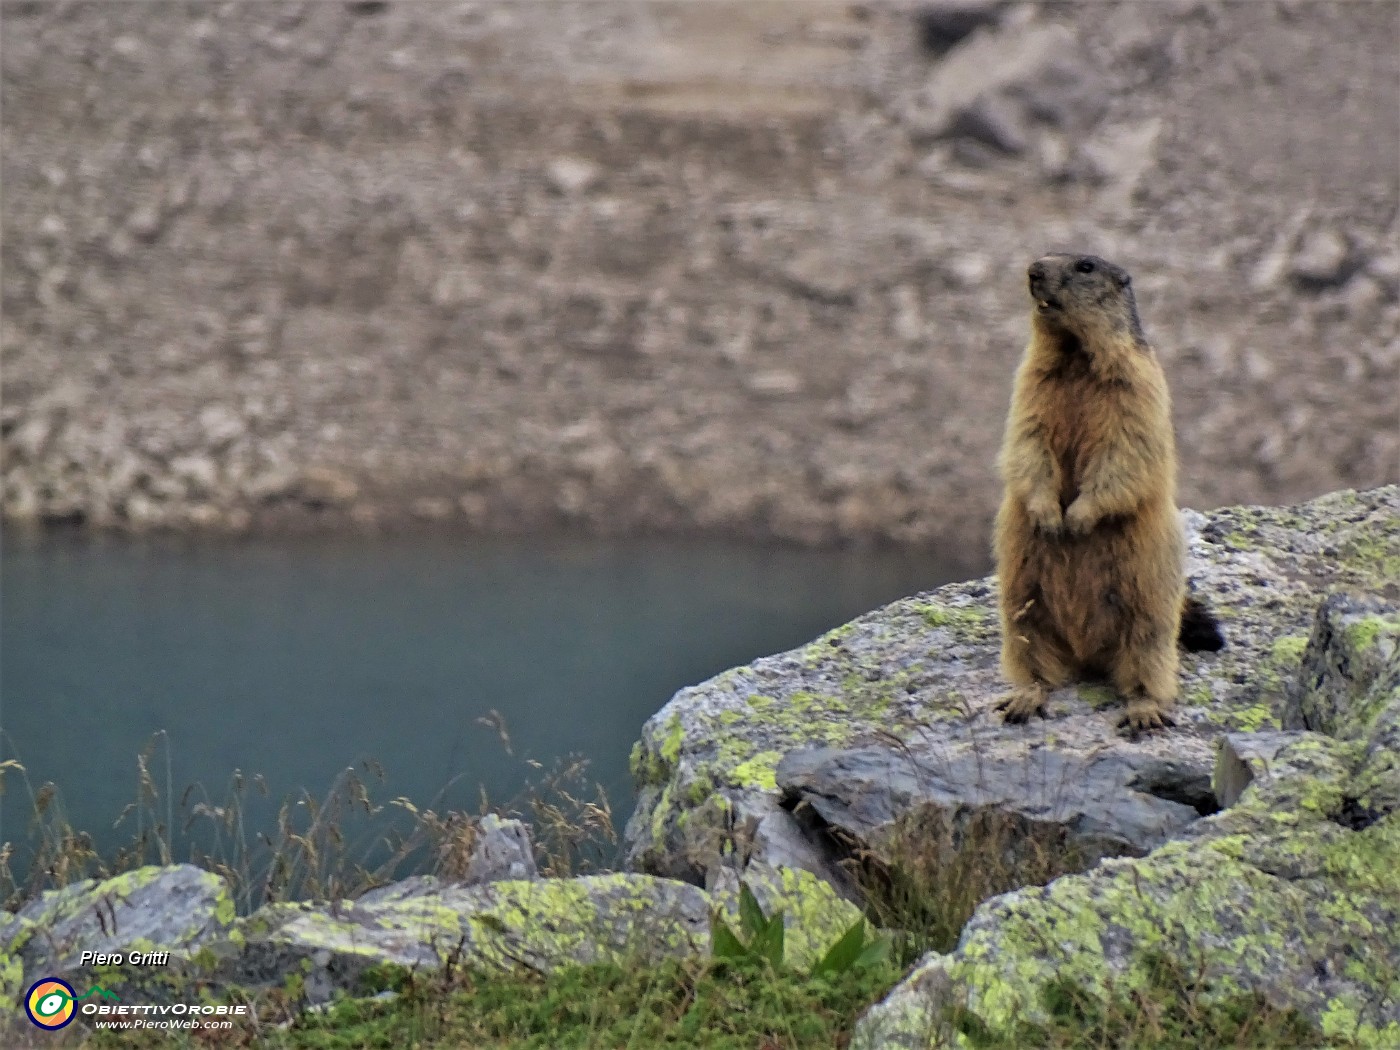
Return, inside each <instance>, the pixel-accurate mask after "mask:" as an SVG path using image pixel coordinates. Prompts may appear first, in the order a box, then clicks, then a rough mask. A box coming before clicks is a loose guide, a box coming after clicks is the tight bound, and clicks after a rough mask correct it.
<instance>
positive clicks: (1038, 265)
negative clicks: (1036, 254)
mask: <svg viewBox="0 0 1400 1050" xmlns="http://www.w3.org/2000/svg"><path fill="white" fill-rule="evenodd" d="M1026 275H1027V276H1028V277H1030V279H1031V280H1032V281H1043V280H1045V263H1044V262H1043V261H1042V260H1040V259H1037V260H1036V261H1035V262H1033V263H1031V266H1030V269H1029V270H1027V271H1026Z"/></svg>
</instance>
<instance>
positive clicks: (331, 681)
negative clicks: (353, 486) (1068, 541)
mask: <svg viewBox="0 0 1400 1050" xmlns="http://www.w3.org/2000/svg"><path fill="white" fill-rule="evenodd" d="M10 532H11V534H8V535H7V536H6V537H5V538H4V540H3V547H0V729H3V735H2V736H0V745H3V746H2V749H0V755H2V756H3V757H6V758H9V757H17V758H18V759H19V760H20V761H21V762H22V763H23V764H24V766H25V767H26V769H27V771H28V775H29V778H30V780H31V782H32V783H33V784H34V785H35V786H37V785H39V784H40V783H42V782H44V781H53V782H55V783H56V784H57V785H58V787H59V789H60V791H61V797H62V800H63V802H64V805H65V806H66V809H67V816H68V818H69V820H70V821H71V822H72V824H73V825H74V826H75V827H78V828H82V829H86V830H88V831H89V832H91V833H92V834H93V835H94V837H95V838H96V840H97V843H98V845H99V848H101V849H103V850H110V849H112V848H114V847H115V846H116V844H117V843H119V842H122V841H126V840H129V839H130V838H131V833H132V830H133V824H132V818H130V817H128V819H127V820H126V821H125V822H124V823H123V824H122V826H121V827H117V828H114V827H113V823H114V821H115V820H116V819H117V817H118V816H119V814H120V813H121V811H122V809H123V807H124V806H125V805H126V804H127V803H129V802H131V801H133V800H134V799H136V798H137V796H138V783H137V767H136V761H135V756H136V755H137V753H138V752H139V751H140V750H141V749H142V747H143V746H144V745H145V744H146V743H147V741H148V740H149V739H150V738H151V735H152V734H153V733H154V732H156V731H158V730H163V731H165V734H166V737H167V739H168V742H169V767H168V770H167V763H166V753H165V750H164V748H163V747H162V748H161V749H160V750H158V751H157V753H156V755H155V756H154V762H153V769H152V773H153V775H154V777H155V779H156V782H157V787H158V788H159V789H160V790H161V791H162V793H163V794H164V792H165V783H166V778H167V776H168V778H169V782H170V784H171V786H172V787H173V791H174V793H175V794H176V795H179V794H180V793H181V792H182V791H183V790H184V788H185V787H186V786H187V785H190V784H194V783H196V782H198V783H200V784H202V785H203V786H204V788H205V789H206V791H207V792H208V794H209V795H210V796H211V797H212V798H214V799H215V800H219V799H222V798H223V797H224V795H225V794H226V791H227V785H228V783H229V777H230V774H231V773H232V772H233V771H234V770H235V769H238V770H242V771H243V772H244V773H245V774H248V775H251V774H254V773H259V774H262V775H263V777H264V778H265V780H266V785H267V788H268V792H269V799H270V800H271V801H269V802H268V803H267V804H266V805H265V806H262V807H261V808H258V807H255V811H254V812H251V813H250V819H251V820H252V821H253V823H254V824H255V825H262V826H263V829H264V830H265V826H266V825H270V823H271V821H272V819H273V809H272V802H273V801H277V800H280V799H282V798H284V797H286V796H288V795H290V794H293V793H295V792H296V791H298V790H299V789H302V788H305V789H307V790H309V791H311V792H312V793H313V794H316V795H322V794H324V793H325V791H326V789H327V788H328V786H329V785H330V784H331V782H332V781H333V780H334V779H335V778H336V777H337V775H338V774H339V773H340V772H341V771H342V770H343V769H345V768H346V767H347V766H351V765H355V764H356V763H360V762H362V761H363V760H367V759H369V760H374V761H375V762H377V763H378V765H379V766H380V767H382V769H383V771H384V778H385V779H384V782H383V785H382V786H381V787H380V788H379V789H378V790H377V791H376V797H377V798H380V799H387V798H392V797H395V796H403V797H406V798H408V799H410V800H412V801H413V802H414V803H416V804H418V805H420V806H421V805H425V804H428V803H429V802H431V801H432V800H433V799H434V797H435V796H437V795H438V793H439V792H440V791H441V790H442V789H443V788H444V785H447V784H449V782H453V783H454V786H453V787H452V789H451V790H450V791H449V792H448V796H447V798H446V800H445V801H447V802H449V803H451V804H453V805H460V806H465V807H468V808H471V809H475V808H477V805H478V802H479V798H480V796H481V793H482V792H484V793H485V795H486V796H488V797H489V798H491V799H492V800H496V801H505V800H509V799H511V798H513V797H515V796H517V795H518V794H519V792H520V791H521V789H522V787H523V785H524V784H525V782H526V781H527V779H529V777H530V776H531V775H532V774H533V775H535V776H538V775H539V770H538V769H535V768H534V767H532V766H530V765H529V764H528V762H529V760H534V761H536V762H538V763H540V764H541V765H542V766H544V767H546V768H547V767H549V766H550V765H552V764H553V763H555V762H556V761H557V760H560V759H562V758H564V757H565V756H568V755H571V754H577V755H583V756H586V757H587V758H588V760H589V761H590V775H591V777H592V778H593V779H594V780H596V781H597V782H598V783H599V784H600V785H601V786H602V788H603V790H604V791H605V792H606V793H607V795H608V797H609V798H610V800H611V803H612V806H613V809H614V811H615V814H616V819H617V823H618V825H619V830H620V826H621V824H622V822H623V821H625V819H626V817H627V815H628V814H629V813H630V812H631V807H632V793H631V784H630V780H629V778H628V774H627V768H626V766H627V755H628V752H629V749H630V748H631V745H632V743H633V742H634V741H635V740H636V739H637V737H638V734H639V731H640V729H641V725H642V723H643V722H644V721H645V720H646V718H647V717H648V716H650V715H651V714H653V713H654V712H655V711H656V710H658V709H659V708H660V707H661V705H662V704H664V703H665V702H666V700H667V699H669V698H670V696H671V695H672V693H674V692H675V691H676V689H678V688H680V687H682V686H685V685H689V684H693V683H695V682H699V681H701V680H703V679H705V678H707V677H709V676H711V675H713V674H716V673H718V672H719V671H722V670H724V669H725V668H727V667H731V666H733V665H735V664H740V663H745V662H748V661H750V660H752V659H753V658H754V657H757V656H760V655H763V654H767V653H772V652H778V651H781V650H783V649H787V648H790V647H792V646H795V645H798V644H800V643H802V642H804V641H807V640H809V639H811V638H812V637H814V636H816V635H817V634H819V633H820V632H821V631H823V630H825V629H827V628H829V627H832V626H835V625H836V624H838V623H841V622H843V621H844V620H847V619H849V618H850V617H852V616H854V615H856V614H858V613H860V612H863V611H865V610H867V609H870V608H873V607H874V606H876V605H878V604H881V603H883V602H886V601H889V600H891V599H894V598H896V597H899V596H901V595H904V594H909V593H913V592H915V591H918V590H922V589H926V588H928V587H932V586H935V585H937V584H939V583H942V582H945V581H946V579H948V578H949V576H950V573H949V571H948V570H947V569H945V568H944V567H942V566H940V565H939V564H938V563H937V562H936V561H935V560H934V559H932V558H930V557H929V556H927V555H924V556H918V555H910V554H901V553H897V552H858V551H846V552H842V551H835V552H833V551H806V550H795V549H773V548H765V547H755V546H748V545H743V544H739V543H729V542H710V541H705V542H699V541H645V542H639V541H636V540H629V541H598V540H588V541H584V540H562V539H550V540H541V539H531V540H510V541H507V540H483V539H480V538H461V537H457V538H448V537H432V538H423V537H411V538H409V537H405V538H389V539H385V538H374V539H371V538H343V539H329V540H328V539H325V538H295V539H286V538H278V539H256V540H209V539H200V540H192V539H188V538H172V537H155V538H137V539H132V538H122V537H104V536H98V537H90V536H83V535H65V534H52V533H51V534H47V535H44V536H38V537H36V536H32V535H26V534H23V533H15V532H14V530H10ZM492 711H497V712H499V713H500V714H501V715H502V716H503V718H504V719H505V722H506V725H507V728H508V732H509V736H510V742H511V748H512V749H513V752H514V754H513V755H510V754H507V753H506V750H505V748H504V747H503V745H502V741H501V739H500V737H499V735H498V734H497V733H496V732H495V731H494V730H492V729H489V728H486V727H483V726H482V725H481V724H480V723H479V720H480V719H482V718H483V717H487V716H489V714H490V712H492ZM162 805H164V802H162ZM31 811H32V806H31V802H30V799H29V798H28V796H27V793H26V791H25V789H24V788H23V786H22V785H21V784H19V783H18V782H17V781H16V780H15V779H13V778H11V779H10V780H9V781H8V782H7V785H6V792H5V795H4V797H3V800H0V841H4V840H11V841H16V842H19V841H22V840H23V839H24V838H25V830H26V824H27V823H28V816H29V814H30V812H31ZM176 822H177V823H178V822H179V816H178V814H177V816H176ZM253 830H257V828H254V829H253ZM177 852H178V851H177ZM177 859H179V858H178V857H177Z"/></svg>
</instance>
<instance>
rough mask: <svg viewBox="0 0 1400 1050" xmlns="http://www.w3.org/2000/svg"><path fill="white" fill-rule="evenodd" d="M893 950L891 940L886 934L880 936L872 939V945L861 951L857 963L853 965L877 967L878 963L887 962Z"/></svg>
mask: <svg viewBox="0 0 1400 1050" xmlns="http://www.w3.org/2000/svg"><path fill="white" fill-rule="evenodd" d="M891 948H892V945H891V944H890V939H889V938H888V937H886V936H885V935H884V934H880V935H878V936H876V937H874V938H872V939H871V941H870V943H869V944H867V945H866V946H865V948H864V949H862V950H861V953H860V954H859V955H857V956H856V961H855V963H854V964H853V965H855V966H856V967H861V966H875V965H877V964H878V963H882V962H885V961H886V960H888V959H889V957H890V949H891Z"/></svg>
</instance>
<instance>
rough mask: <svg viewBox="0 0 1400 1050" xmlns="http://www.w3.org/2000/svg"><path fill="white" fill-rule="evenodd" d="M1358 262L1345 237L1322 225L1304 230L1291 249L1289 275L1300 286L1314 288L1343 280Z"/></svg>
mask: <svg viewBox="0 0 1400 1050" xmlns="http://www.w3.org/2000/svg"><path fill="white" fill-rule="evenodd" d="M1360 265H1361V261H1360V260H1359V259H1357V258H1356V257H1355V255H1354V253H1353V252H1352V249H1351V245H1350V244H1349V243H1348V242H1347V239H1346V238H1345V237H1343V236H1342V234H1341V233H1339V232H1338V231H1337V230H1334V229H1332V228H1331V227H1324V228H1322V229H1319V230H1314V231H1313V232H1311V233H1309V234H1307V235H1306V236H1305V237H1304V238H1303V239H1302V242H1301V243H1300V244H1299V245H1298V247H1297V249H1296V250H1295V251H1294V253H1293V258H1292V261H1291V263H1290V265H1289V276H1291V277H1292V278H1293V281H1294V283H1295V284H1297V285H1298V286H1299V287H1301V288H1305V289H1311V290H1318V289H1322V288H1332V287H1336V286H1338V285H1341V284H1345V283H1346V281H1347V279H1348V278H1349V277H1350V276H1351V275H1352V274H1353V273H1355V272H1356V271H1357V270H1358V269H1359V268H1360Z"/></svg>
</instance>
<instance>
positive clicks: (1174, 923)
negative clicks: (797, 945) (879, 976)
mask: <svg viewBox="0 0 1400 1050" xmlns="http://www.w3.org/2000/svg"><path fill="white" fill-rule="evenodd" d="M1339 627H1341V628H1342V629H1341V630H1339V629H1338V628H1339ZM1397 638H1400V604H1397V603H1396V601H1395V600H1394V599H1392V600H1390V601H1388V602H1381V601H1378V600H1377V599H1376V598H1375V597H1374V596H1372V597H1356V596H1350V595H1335V596H1333V597H1331V598H1329V599H1328V601H1327V602H1326V603H1325V604H1324V605H1323V607H1322V608H1321V609H1320V610H1319V612H1318V616H1317V621H1316V625H1315V627H1314V630H1313V633H1312V636H1311V640H1310V642H1309V643H1308V646H1309V658H1308V660H1307V661H1306V662H1305V664H1304V666H1302V667H1301V668H1300V669H1299V670H1298V672H1297V675H1296V678H1295V680H1294V683H1293V686H1292V690H1291V691H1292V692H1295V693H1296V694H1297V698H1298V701H1299V702H1300V703H1301V704H1302V706H1303V707H1304V708H1312V709H1314V710H1316V709H1320V708H1325V709H1327V710H1329V711H1331V712H1333V714H1334V716H1335V717H1334V719H1333V720H1331V724H1332V726H1333V727H1334V728H1335V729H1336V730H1337V735H1335V736H1333V735H1324V734H1322V733H1316V732H1310V731H1306V730H1302V731H1294V732H1289V733H1277V732H1269V733H1260V734H1254V735H1256V736H1258V737H1260V738H1261V739H1260V740H1259V742H1258V746H1251V744H1250V741H1249V740H1248V737H1249V736H1250V734H1240V735H1231V736H1228V737H1227V738H1226V741H1225V743H1226V750H1227V751H1229V752H1232V754H1233V757H1232V758H1231V759H1230V760H1229V762H1230V763H1233V764H1236V765H1239V766H1246V767H1247V768H1248V778H1247V782H1246V783H1244V785H1243V787H1241V788H1240V789H1239V794H1238V801H1237V802H1236V804H1235V805H1233V806H1231V807H1230V808H1228V809H1226V810H1224V811H1223V812H1221V813H1219V814H1218V815H1216V816H1212V817H1209V818H1206V819H1204V820H1201V821H1199V822H1197V823H1196V824H1194V825H1193V826H1192V827H1191V828H1189V829H1188V830H1187V831H1186V833H1185V834H1184V835H1183V836H1182V838H1180V839H1178V840H1176V841H1173V842H1170V843H1168V844H1167V845H1165V846H1163V847H1161V848H1160V849H1158V850H1155V851H1154V852H1153V853H1151V854H1150V855H1148V856H1147V857H1145V858H1141V859H1116V860H1107V861H1104V862H1103V863H1101V864H1100V865H1098V866H1097V867H1096V868H1094V869H1093V870H1091V871H1089V872H1087V873H1085V874H1083V875H1071V876H1066V877H1064V878H1061V879H1057V880H1056V881H1054V882H1052V883H1051V884H1050V885H1048V886H1046V887H1043V888H1027V889H1022V890H1017V891H1015V892H1013V893H1009V894H1006V895H1004V896H1001V897H997V898H994V899H993V900H991V901H989V902H987V903H986V904H984V905H983V906H982V907H981V908H980V909H978V911H977V913H976V914H975V915H974V916H973V918H972V920H971V921H970V922H969V923H968V925H967V927H966V928H965V929H964V931H963V934H962V938H961V940H960V941H959V943H958V946H957V949H956V950H955V951H953V952H951V953H949V954H947V955H938V954H934V955H930V956H928V957H926V958H925V959H924V960H923V961H922V962H921V963H920V965H919V966H918V967H917V968H916V969H915V971H914V972H913V973H912V974H911V975H910V976H909V977H908V978H907V979H906V980H905V981H904V982H903V983H902V984H901V985H900V986H899V987H897V988H896V989H895V990H894V991H893V992H892V993H891V994H890V995H889V997H888V998H887V999H886V1000H885V1001H884V1002H883V1003H881V1004H879V1005H878V1006H876V1007H874V1008H873V1009H872V1010H871V1011H870V1012H869V1013H868V1014H867V1015H866V1017H864V1018H863V1019H862V1021H861V1023H860V1026H859V1029H858V1031H857V1034H856V1039H855V1041H854V1044H853V1045H855V1046H857V1047H860V1048H862V1050H893V1048H904V1050H912V1048H915V1047H918V1048H940V1047H948V1048H952V1047H957V1046H962V1045H964V1044H963V1042H962V1041H961V1040H959V1039H957V1038H956V1037H955V1036H954V1035H953V1033H952V1031H951V1029H950V1026H949V1025H948V1021H949V1017H950V1010H952V1009H958V1010H963V1011H965V1012H966V1014H967V1015H970V1017H971V1019H972V1020H974V1021H975V1022H978V1023H979V1025H980V1027H982V1028H983V1029H985V1030H986V1032H987V1033H988V1034H989V1036H990V1037H992V1038H995V1039H1003V1040H1005V1039H1015V1038H1016V1037H1017V1035H1018V1033H1019V1031H1020V1030H1019V1026H1020V1025H1021V1024H1023V1023H1031V1024H1045V1023H1046V1022H1048V1021H1049V1015H1048V1013H1047V1008H1046V998H1045V993H1046V991H1047V989H1048V988H1049V987H1050V985H1051V984H1052V983H1053V982H1060V983H1061V984H1063V983H1064V982H1068V983H1069V984H1070V985H1072V986H1073V987H1074V988H1075V989H1077V990H1078V991H1079V992H1081V993H1082V994H1084V995H1085V996H1087V997H1088V999H1089V1000H1090V1001H1094V1000H1098V1001H1100V1002H1102V1001H1104V1000H1107V999H1108V998H1109V996H1110V994H1111V989H1114V988H1116V989H1118V990H1119V993H1118V994H1119V995H1122V994H1123V991H1124V990H1126V989H1141V988H1147V989H1149V992H1148V994H1149V995H1150V994H1152V993H1151V991H1150V990H1151V989H1152V988H1153V987H1154V986H1153V983H1152V982H1153V981H1154V979H1155V978H1154V976H1153V974H1154V973H1156V972H1158V968H1159V967H1160V965H1161V960H1162V959H1164V958H1165V959H1166V960H1168V961H1169V962H1170V963H1172V964H1174V965H1175V967H1176V968H1177V969H1178V971H1179V972H1180V974H1182V975H1184V978H1185V980H1186V981H1188V982H1189V984H1190V987H1189V988H1183V989H1177V991H1178V992H1182V993H1189V994H1192V995H1194V996H1196V997H1198V1000H1199V1002H1200V1003H1201V1004H1202V1006H1206V1005H1209V1004H1210V1003H1211V1002H1218V1001H1220V1000H1221V999H1223V998H1225V997H1227V996H1228V997H1238V996H1249V995H1258V996H1260V997H1262V998H1263V1000H1264V1001H1266V1002H1268V1003H1270V1004H1272V1005H1273V1006H1275V1007H1281V1008H1294V1009H1296V1010H1298V1011H1300V1012H1301V1013H1302V1014H1303V1016H1304V1017H1306V1018H1307V1019H1309V1020H1310V1021H1311V1022H1312V1023H1313V1024H1314V1025H1315V1027H1316V1029H1317V1032H1318V1035H1319V1039H1320V1040H1325V1041H1326V1042H1325V1043H1324V1044H1323V1045H1346V1046H1356V1047H1368V1048H1376V1050H1381V1048H1386V1047H1394V1046H1400V1000H1397V998H1396V996H1395V994H1394V989H1395V986H1396V982H1397V980H1400V793H1397V792H1396V790H1395V789H1396V787H1397V786H1400V773H1398V772H1397V768H1396V751H1395V750H1394V747H1393V743H1392V744H1383V743H1382V742H1381V739H1380V738H1382V737H1384V736H1385V735H1386V734H1387V733H1389V732H1391V730H1392V727H1393V726H1394V725H1396V723H1397V720H1400V688H1397V682H1400V653H1398V652H1397V647H1396V644H1395V643H1396V639H1397ZM1227 764H1228V763H1227ZM1220 790H1221V794H1222V795H1225V794H1227V793H1229V794H1233V792H1234V789H1231V791H1230V792H1227V791H1226V790H1224V789H1223V788H1221V789H1220ZM1168 994H1170V993H1168ZM1120 1008H1121V1007H1120ZM1334 1040H1335V1041H1336V1042H1335V1043H1334V1042H1333V1041H1334Z"/></svg>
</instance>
